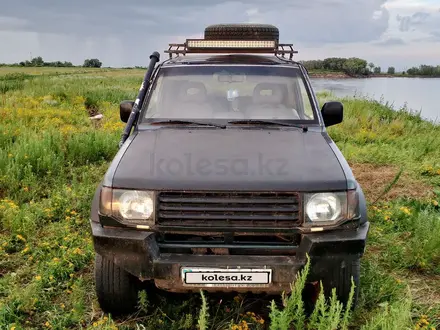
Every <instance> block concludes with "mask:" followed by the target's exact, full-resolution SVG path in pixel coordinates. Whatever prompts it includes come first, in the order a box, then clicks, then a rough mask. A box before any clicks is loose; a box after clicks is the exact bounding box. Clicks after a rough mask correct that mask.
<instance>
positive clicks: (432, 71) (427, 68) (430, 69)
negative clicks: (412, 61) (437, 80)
mask: <svg viewBox="0 0 440 330" xmlns="http://www.w3.org/2000/svg"><path fill="white" fill-rule="evenodd" d="M406 73H407V74H408V75H410V76H425V77H440V65H437V66H433V65H420V66H419V67H413V68H410V69H408V70H406Z"/></svg>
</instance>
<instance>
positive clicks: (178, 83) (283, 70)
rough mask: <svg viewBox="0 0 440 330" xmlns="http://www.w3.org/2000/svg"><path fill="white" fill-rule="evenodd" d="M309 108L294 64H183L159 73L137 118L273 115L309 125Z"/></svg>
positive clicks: (311, 114) (270, 117)
mask: <svg viewBox="0 0 440 330" xmlns="http://www.w3.org/2000/svg"><path fill="white" fill-rule="evenodd" d="M313 109H314V108H313V107H312V103H311V99H310V95H309V94H308V90H307V88H306V85H305V83H304V80H303V78H302V74H301V71H300V70H299V68H295V67H290V68H289V67H274V66H215V65H207V66H196V65H194V66H189V65H188V66H184V67H169V68H162V69H161V70H160V71H159V74H158V77H157V79H155V84H154V85H153V88H152V93H151V94H150V98H149V100H148V101H147V103H146V108H145V109H143V111H142V113H143V115H142V122H143V123H145V122H147V121H150V120H151V119H161V120H162V119H168V120H190V119H191V120H198V119H201V120H203V119H205V120H206V119H210V120H212V119H224V120H227V121H230V120H243V119H244V120H253V119H254V120H274V119H276V120H294V121H298V122H306V123H314V122H316V114H315V112H314V110H313Z"/></svg>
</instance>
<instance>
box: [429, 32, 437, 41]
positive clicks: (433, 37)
mask: <svg viewBox="0 0 440 330" xmlns="http://www.w3.org/2000/svg"><path fill="white" fill-rule="evenodd" d="M429 35H430V37H431V38H430V40H431V41H440V31H432V32H431V33H430V34H429Z"/></svg>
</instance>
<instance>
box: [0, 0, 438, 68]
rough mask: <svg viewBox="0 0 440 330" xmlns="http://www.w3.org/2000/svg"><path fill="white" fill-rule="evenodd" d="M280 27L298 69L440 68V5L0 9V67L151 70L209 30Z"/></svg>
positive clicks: (132, 3) (196, 3)
mask: <svg viewBox="0 0 440 330" xmlns="http://www.w3.org/2000/svg"><path fill="white" fill-rule="evenodd" d="M230 22H233V23H240V22H256V23H270V24H274V25H276V26H278V27H279V29H280V39H281V40H280V41H281V42H285V43H293V44H294V45H295V47H296V48H297V49H298V50H299V54H298V56H297V57H296V58H297V59H299V60H306V59H320V58H325V57H332V56H340V57H350V56H357V57H361V58H365V59H366V60H368V61H372V62H373V63H375V64H376V65H381V66H382V67H383V68H386V67H387V66H390V65H394V66H396V68H397V69H398V70H400V69H405V68H408V67H410V66H415V65H419V64H436V65H440V0H306V1H305V0H240V1H238V0H237V1H236V0H155V1H152V0H106V1H103V0H76V1H68V0H0V63H2V62H3V63H11V62H19V61H23V60H26V59H29V58H30V57H31V56H32V57H36V56H42V57H43V59H44V60H45V61H56V60H61V61H71V62H73V63H74V64H82V63H83V61H84V59H85V58H95V57H97V58H99V59H100V60H101V61H102V62H103V64H104V66H115V67H120V66H134V65H142V66H147V64H148V57H149V55H150V54H151V52H152V51H154V50H158V51H159V52H160V53H161V55H162V59H164V58H165V55H166V54H164V53H163V50H164V49H165V48H166V47H167V45H168V43H175V42H183V41H184V40H185V38H187V37H201V36H202V35H203V29H204V28H205V26H207V25H209V24H217V23H230Z"/></svg>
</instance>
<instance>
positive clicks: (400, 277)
mask: <svg viewBox="0 0 440 330" xmlns="http://www.w3.org/2000/svg"><path fill="white" fill-rule="evenodd" d="M29 69H30V68H29ZM90 70H91V71H88V72H87V71H86V72H75V71H71V72H70V73H69V74H68V73H63V74H59V73H54V74H51V75H47V74H44V75H39V76H35V75H30V74H25V73H15V74H13V75H12V76H11V75H10V74H9V75H7V76H5V75H3V76H0V87H1V88H0V118H1V120H0V328H1V329H15V330H18V329H66V328H67V329H116V328H119V329H185V328H186V329H194V328H197V327H199V328H200V329H241V330H244V329H265V328H267V329H288V328H287V327H286V326H285V325H286V324H289V325H292V326H293V327H294V328H295V329H335V328H336V326H334V325H335V324H339V326H340V328H344V325H346V324H347V323H346V320H347V318H348V320H349V325H350V328H352V329H363V330H367V329H375V330H376V329H377V330H379V329H396V330H397V329H399V330H400V329H431V330H432V329H436V328H437V329H438V328H439V327H440V254H439V253H438V251H439V249H440V208H439V202H440V149H439V148H438V144H439V141H440V127H439V126H434V125H433V124H431V123H428V122H425V121H423V120H422V119H421V118H420V117H418V116H417V115H412V114H410V113H409V112H408V111H406V110H405V109H402V110H401V111H392V110H391V109H390V108H389V107H388V106H387V105H383V104H380V103H377V102H374V101H369V100H360V99H358V100H354V99H345V100H343V102H344V104H345V111H346V115H345V118H344V122H343V124H341V125H339V126H336V127H332V128H331V130H330V134H331V136H332V137H333V139H334V140H335V142H336V143H337V144H338V146H339V147H340V148H341V151H342V152H343V153H344V155H345V156H346V158H347V159H348V160H349V161H350V163H351V165H352V166H353V169H354V172H355V175H356V176H357V177H358V179H359V180H360V181H361V183H362V184H363V187H364V190H365V192H366V196H367V199H368V200H369V215H370V219H371V222H372V225H371V229H370V237H369V242H368V246H367V251H366V256H365V258H364V259H363V260H362V268H361V269H362V277H361V292H360V303H359V307H358V308H357V309H356V310H355V311H354V313H353V314H352V315H347V318H345V317H344V316H345V315H346V314H345V312H344V309H341V307H340V306H339V305H338V303H337V302H336V301H334V300H333V303H332V301H327V302H324V301H322V300H318V301H319V303H318V307H319V308H318V309H317V311H321V313H315V314H312V315H310V316H309V317H307V318H306V317H305V315H304V313H301V308H298V307H299V306H301V304H302V302H301V299H300V298H299V295H298V294H292V295H291V296H289V297H284V299H281V297H271V298H270V299H265V298H264V297H258V296H257V297H254V296H249V295H248V296H245V295H238V296H235V297H234V296H231V297H229V296H226V295H221V296H218V295H204V294H203V295H201V294H195V295H191V296H179V295H172V294H167V293H160V292H159V293H157V294H154V295H153V294H151V293H150V292H143V294H141V295H140V297H139V298H140V299H139V311H138V312H137V313H136V314H135V315H131V316H129V317H127V318H124V319H113V318H112V317H111V316H110V315H104V314H103V313H102V312H101V311H100V309H99V306H98V304H97V302H96V297H95V294H94V283H93V256H94V254H93V246H92V242H91V238H90V237H91V236H90V231H89V224H88V216H89V208H90V201H91V198H92V196H93V193H94V191H95V188H96V185H97V183H98V182H99V180H100V179H101V177H102V175H103V174H104V173H105V171H106V168H107V166H108V162H109V161H110V160H111V159H112V157H113V156H114V154H115V153H116V151H117V143H118V141H119V138H120V134H121V131H122V129H123V124H122V123H120V122H119V113H118V104H119V101H120V100H124V99H133V98H135V96H136V92H137V89H138V86H139V84H140V82H141V79H142V72H137V71H134V70H126V71H124V70H107V71H99V73H97V72H96V71H93V70H92V69H90ZM0 72H1V71H0ZM2 86H3V87H2ZM320 98H321V102H324V101H325V100H327V99H330V98H331V96H330V95H326V94H322V95H320ZM85 105H87V109H86V107H85ZM90 108H93V109H94V110H96V109H98V111H99V112H100V113H102V114H103V115H104V118H103V120H102V121H101V122H100V123H99V124H94V123H93V122H91V121H90V119H89V118H88V116H89V112H88V111H90ZM296 283H299V284H301V281H300V280H298V281H297V282H296ZM299 284H298V289H297V292H298V290H300V285H299ZM294 293H295V291H294ZM272 299H275V304H274V305H271V304H272ZM283 302H284V305H285V307H283ZM306 324H308V326H306ZM329 324H330V325H329ZM277 325H278V327H277ZM283 325H284V326H283Z"/></svg>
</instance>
